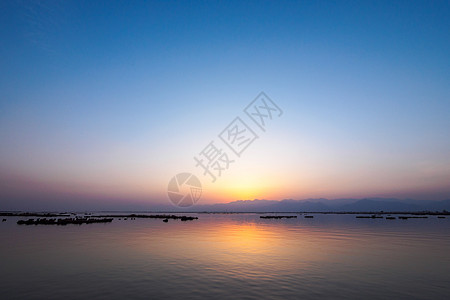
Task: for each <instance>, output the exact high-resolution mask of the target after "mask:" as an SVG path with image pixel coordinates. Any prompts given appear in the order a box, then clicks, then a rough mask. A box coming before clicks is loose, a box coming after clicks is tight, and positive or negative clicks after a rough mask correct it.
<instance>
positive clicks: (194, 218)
mask: <svg viewBox="0 0 450 300" xmlns="http://www.w3.org/2000/svg"><path fill="white" fill-rule="evenodd" d="M196 219H198V217H187V216H182V217H181V218H180V220H181V221H192V220H196Z"/></svg>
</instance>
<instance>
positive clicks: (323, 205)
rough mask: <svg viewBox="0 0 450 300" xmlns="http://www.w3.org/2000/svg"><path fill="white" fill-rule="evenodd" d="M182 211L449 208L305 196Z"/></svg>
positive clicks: (447, 205)
mask: <svg viewBox="0 0 450 300" xmlns="http://www.w3.org/2000/svg"><path fill="white" fill-rule="evenodd" d="M184 210H185V211H212V212H363V211H368V212H375V211H386V212H387V211H392V212H394V211H395V212H406V211H442V210H447V211H450V199H448V200H442V201H428V200H413V199H395V198H365V199H335V200H329V199H305V200H293V199H285V200H281V201H277V200H259V199H255V200H238V201H233V202H229V203H220V204H212V205H196V206H193V207H191V208H189V209H184Z"/></svg>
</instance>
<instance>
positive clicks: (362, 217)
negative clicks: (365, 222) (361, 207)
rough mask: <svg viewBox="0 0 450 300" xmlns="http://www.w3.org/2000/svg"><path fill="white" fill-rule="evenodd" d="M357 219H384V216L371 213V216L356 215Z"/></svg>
mask: <svg viewBox="0 0 450 300" xmlns="http://www.w3.org/2000/svg"><path fill="white" fill-rule="evenodd" d="M356 218H357V219H383V217H382V216H377V215H371V216H356Z"/></svg>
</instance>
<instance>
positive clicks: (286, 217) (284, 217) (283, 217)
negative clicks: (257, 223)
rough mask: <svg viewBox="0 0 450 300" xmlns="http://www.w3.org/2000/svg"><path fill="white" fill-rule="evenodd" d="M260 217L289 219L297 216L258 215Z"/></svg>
mask: <svg viewBox="0 0 450 300" xmlns="http://www.w3.org/2000/svg"><path fill="white" fill-rule="evenodd" d="M260 218H261V219H291V218H297V216H260Z"/></svg>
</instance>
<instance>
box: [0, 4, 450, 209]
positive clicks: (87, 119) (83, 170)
mask: <svg viewBox="0 0 450 300" xmlns="http://www.w3.org/2000/svg"><path fill="white" fill-rule="evenodd" d="M93 2H94V1H2V2H1V4H0V37H1V43H0V70H1V72H0V210H1V209H25V210H26V209H30V210H31V209H116V208H117V209H135V208H144V209H147V208H148V209H150V208H152V207H155V206H156V205H166V204H169V200H168V198H167V194H166V190H167V184H168V182H169V180H170V178H171V177H172V176H174V175H175V174H177V173H180V172H191V173H194V174H196V175H197V176H198V177H199V179H200V180H201V181H202V184H203V187H204V191H203V196H202V198H201V200H200V203H202V204H207V203H215V202H228V201H233V200H237V199H254V198H259V199H263V198H264V199H284V198H293V199H304V198H310V197H316V198H318V197H326V198H331V199H332V198H343V197H352V198H358V197H372V196H381V197H399V198H404V197H408V198H414V199H431V200H441V199H447V198H450V130H449V129H450V2H448V1H373V2H372V1H330V2H328V1H317V2H315V1H298V2H297V1H221V2H219V1H217V2H216V1H199V2H195V1H154V2H151V3H141V2H139V1H135V2H133V4H130V3H129V1H119V2H114V3H112V1H104V2H97V3H93ZM261 91H264V92H265V93H266V94H267V95H268V96H269V97H271V98H272V99H273V100H274V101H275V102H276V103H277V104H278V105H279V106H280V107H281V108H282V109H283V111H284V114H283V115H282V116H281V117H280V118H276V119H274V120H273V122H271V123H270V124H269V125H268V129H267V132H266V133H262V132H260V131H259V132H258V134H259V135H260V138H259V139H258V140H256V141H255V142H254V143H253V144H252V145H251V146H250V147H249V148H248V149H247V150H246V151H245V153H244V154H243V155H242V157H240V158H239V159H237V160H236V162H235V163H234V164H232V165H231V166H230V169H229V170H227V171H225V172H224V173H223V174H222V176H221V177H220V178H219V179H218V180H217V181H216V182H215V183H211V182H210V180H209V177H204V176H203V175H202V170H201V169H199V168H196V167H195V162H194V159H193V157H194V156H195V155H197V154H198V153H199V152H200V151H201V150H202V149H203V148H204V147H205V146H206V145H207V144H208V143H209V142H210V141H211V140H214V141H217V144H219V142H218V141H219V139H218V138H217V135H218V134H219V133H220V132H221V131H222V130H223V129H224V128H225V127H226V126H227V125H228V123H230V122H231V121H232V120H233V119H234V118H235V117H236V116H241V117H242V118H244V116H245V115H244V113H243V109H244V108H245V106H246V105H247V104H248V103H249V102H251V101H252V100H253V99H254V98H255V97H256V96H257V95H258V94H259V93H260V92H261ZM248 124H249V125H253V126H254V124H252V123H250V122H249V123H248ZM255 130H256V129H255ZM223 147H225V146H223Z"/></svg>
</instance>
